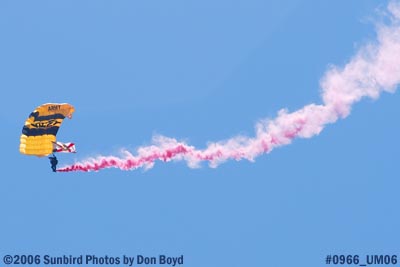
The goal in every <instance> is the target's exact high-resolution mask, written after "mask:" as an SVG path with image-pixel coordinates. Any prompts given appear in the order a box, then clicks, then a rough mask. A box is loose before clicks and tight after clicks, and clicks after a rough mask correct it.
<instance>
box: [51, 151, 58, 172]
mask: <svg viewBox="0 0 400 267" xmlns="http://www.w3.org/2000/svg"><path fill="white" fill-rule="evenodd" d="M49 159H50V164H51V169H52V170H53V172H56V171H57V164H58V160H57V157H56V156H55V155H54V154H53V156H52V157H49Z"/></svg>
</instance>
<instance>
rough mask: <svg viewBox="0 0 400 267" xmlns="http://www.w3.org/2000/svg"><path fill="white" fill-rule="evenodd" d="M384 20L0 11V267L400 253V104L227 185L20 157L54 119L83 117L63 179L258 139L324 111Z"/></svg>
mask: <svg viewBox="0 0 400 267" xmlns="http://www.w3.org/2000/svg"><path fill="white" fill-rule="evenodd" d="M316 2H318V3H316ZM386 3H387V2H386V1H376V0H357V1H344V0H342V1H328V0H323V1H311V0H308V1H299V0H273V1H259V0H239V1H227V0H222V1H211V0H204V1H197V2H194V1H175V0H171V1H97V0H96V1H94V0H93V1H1V2H0V36H1V41H0V73H1V74H0V76H1V78H0V88H1V92H2V93H1V96H2V97H1V106H2V112H1V114H0V119H1V124H2V126H1V129H2V130H1V138H2V153H1V154H0V157H1V162H2V164H1V168H2V173H1V175H0V176H1V179H0V181H1V184H0V207H1V213H2V217H1V218H2V219H1V220H0V253H1V255H0V256H1V258H2V257H3V256H4V255H6V254H13V253H26V254H41V255H44V254H51V255H53V256H57V255H63V254H67V255H69V254H72V255H79V254H87V253H89V254H96V255H98V256H103V255H109V256H121V255H123V254H127V255H131V256H136V255H137V254H142V255H145V256H157V255H159V254H167V255H171V256H180V255H181V254H183V255H184V260H185V265H184V266H191V267H197V266H199V267H204V266H207V267H211V266H231V267H233V266H324V265H325V262H324V257H325V256H326V254H334V253H344V254H361V255H365V254H367V253H385V254H391V253H398V252H399V251H398V244H399V238H400V234H399V232H398V226H399V224H400V216H399V212H398V203H399V193H398V188H399V186H400V180H399V178H400V175H399V167H398V163H397V162H398V159H399V157H398V151H399V148H400V143H399V141H398V140H399V136H400V124H399V119H398V118H399V115H400V105H399V101H400V96H399V95H398V94H383V95H382V97H381V98H380V99H379V100H378V101H372V100H364V101H362V102H360V103H358V104H356V106H355V107H354V109H353V112H352V114H351V116H350V117H348V118H347V119H345V120H340V121H339V122H338V123H336V124H335V125H329V126H328V127H327V128H326V129H325V130H324V131H323V132H322V133H321V134H320V135H319V136H317V137H315V138H313V139H298V140H295V142H294V143H293V144H292V145H290V146H286V147H282V148H278V149H276V150H274V151H273V152H272V153H271V154H268V155H264V156H262V157H259V158H258V159H257V160H256V162H255V163H250V162H247V161H241V162H228V163H226V164H224V165H221V166H220V167H219V168H217V169H211V168H209V167H207V166H206V165H203V167H202V168H200V169H195V170H193V169H190V168H188V167H187V166H186V165H185V164H184V163H182V162H181V163H167V164H165V163H161V162H157V163H156V165H155V167H154V168H153V169H151V170H149V171H143V170H135V171H128V172H123V171H120V170H117V169H109V170H104V171H101V172H98V173H96V172H91V173H52V172H51V169H50V165H49V162H48V160H47V159H45V158H36V157H28V156H24V155H21V154H20V153H19V150H18V146H19V136H20V134H21V129H22V126H23V123H24V121H25V119H26V118H27V116H28V115H29V113H30V112H31V111H32V110H33V109H34V108H35V107H36V106H38V105H40V104H42V103H46V102H68V103H71V104H73V105H74V106H75V108H76V112H75V114H74V118H73V119H72V120H66V121H65V122H64V124H63V126H62V128H61V129H60V131H59V134H58V139H59V140H60V141H66V142H67V141H73V142H75V143H76V145H77V150H78V153H77V154H76V155H68V154H66V155H60V157H59V160H60V162H61V165H62V164H64V163H65V164H67V163H73V162H74V160H79V159H84V158H86V157H88V156H94V155H97V154H100V153H101V154H104V155H109V154H115V153H117V152H118V151H119V149H120V148H128V149H130V150H132V151H135V149H136V148H137V147H139V146H142V145H148V144H150V142H151V138H152V136H153V135H154V134H157V133H159V134H163V135H166V136H171V137H175V138H178V139H184V140H187V141H188V142H189V143H190V144H191V145H195V146H196V147H199V148H202V147H205V146H206V143H207V142H208V141H217V140H221V139H227V138H229V137H232V136H234V135H236V134H246V135H249V136H251V135H253V134H254V124H255V123H256V122H257V121H258V120H259V119H263V118H266V117H269V118H273V117H274V116H275V114H276V112H277V111H278V110H279V109H281V108H285V107H286V108H288V109H289V110H291V111H293V110H296V109H298V108H301V107H302V106H304V105H305V104H309V103H312V102H316V103H320V96H319V93H320V88H319V80H320V79H321V77H322V75H323V73H324V72H325V70H326V69H327V67H328V65H329V64H338V65H343V64H344V63H346V61H347V60H348V59H349V58H350V57H351V55H352V54H353V53H354V52H355V51H356V49H357V47H359V46H360V45H362V44H363V43H365V42H366V41H368V40H370V39H373V38H374V34H375V33H374V26H373V24H372V23H371V18H373V17H374V16H375V11H376V8H382V7H384V6H385V5H386ZM0 265H2V263H1V264H0Z"/></svg>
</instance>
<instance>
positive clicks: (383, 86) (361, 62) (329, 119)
mask: <svg viewBox="0 0 400 267" xmlns="http://www.w3.org/2000/svg"><path fill="white" fill-rule="evenodd" d="M387 10H388V16H389V19H390V23H389V24H380V25H377V40H376V41H374V42H371V43H368V44H366V45H365V46H363V47H361V49H359V51H357V53H356V54H355V55H354V56H353V58H351V59H350V61H349V62H348V63H347V64H346V65H345V66H344V67H342V68H339V67H335V66H332V67H331V68H330V69H329V70H328V71H327V72H326V73H325V75H324V77H323V78H322V80H321V88H322V100H323V104H321V105H317V104H310V105H307V106H304V107H303V108H301V109H299V110H297V111H294V112H292V113H288V111H287V110H285V109H283V110H280V111H279V112H278V116H277V117H276V118H275V119H273V120H269V121H262V122H259V123H258V124H257V125H256V135H255V137H253V138H249V137H243V136H238V137H234V138H231V139H229V140H226V141H222V142H216V143H210V144H209V145H208V146H207V148H205V149H203V150H200V149H196V148H195V147H193V146H190V145H188V144H186V143H184V142H179V141H177V140H176V139H174V138H168V137H164V136H156V137H154V138H153V145H151V146H146V147H141V148H139V149H138V151H137V155H136V156H134V155H132V154H131V153H130V152H128V151H124V154H125V155H124V157H122V158H119V157H114V156H107V157H105V156H99V157H97V158H93V159H88V160H85V161H82V162H77V163H75V164H73V165H70V166H66V167H64V168H61V169H59V170H58V171H59V172H71V171H99V170H101V169H104V168H119V169H122V170H132V169H136V168H140V167H144V168H151V167H153V165H154V163H155V161H156V160H161V161H171V160H185V161H186V162H187V163H188V165H189V167H197V166H198V165H199V163H200V162H202V161H208V162H209V163H210V166H211V167H216V166H218V164H220V163H222V162H224V161H226V160H229V159H235V160H241V159H247V160H250V161H253V160H254V158H256V157H258V156H260V155H262V154H264V153H269V152H271V151H272V150H273V149H274V148H276V147H279V146H283V145H288V144H290V143H291V142H292V140H293V139H294V138H296V137H300V138H310V137H313V136H315V135H318V134H319V133H320V132H321V131H322V130H323V128H324V127H325V125H327V124H329V123H334V122H336V121H337V120H338V119H339V118H345V117H347V116H348V115H349V114H350V111H351V107H352V105H353V104H354V103H356V102H358V101H360V100H361V99H362V98H363V97H369V98H373V99H377V98H378V97H379V95H380V93H381V92H383V91H386V92H392V93H394V92H395V91H396V87H397V85H398V84H399V82H400V3H399V2H394V1H393V2H390V3H389V4H388V6H387Z"/></svg>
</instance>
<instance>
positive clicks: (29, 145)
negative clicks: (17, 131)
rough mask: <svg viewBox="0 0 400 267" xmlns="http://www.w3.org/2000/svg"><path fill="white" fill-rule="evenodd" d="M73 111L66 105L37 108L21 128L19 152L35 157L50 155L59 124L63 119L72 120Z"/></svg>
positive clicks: (53, 104)
mask: <svg viewBox="0 0 400 267" xmlns="http://www.w3.org/2000/svg"><path fill="white" fill-rule="evenodd" d="M74 111H75V109H74V107H73V106H72V105H70V104H67V103H62V104H59V103H47V104H43V105H41V106H39V107H37V108H36V109H35V110H34V111H33V112H32V113H31V114H30V115H29V118H28V119H27V120H26V121H25V125H24V127H23V128H22V135H21V138H20V145H19V151H20V152H21V153H22V154H26V155H36V156H47V155H49V154H51V153H52V152H53V149H54V148H53V144H54V143H56V135H57V132H58V129H59V128H60V126H61V123H62V122H63V120H64V118H65V117H68V118H72V113H73V112H74Z"/></svg>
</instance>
